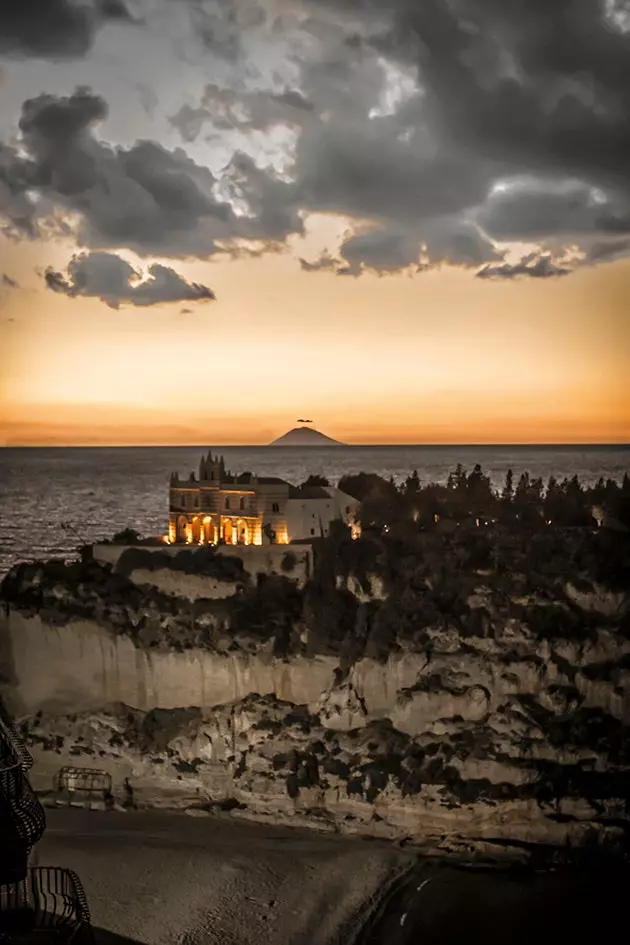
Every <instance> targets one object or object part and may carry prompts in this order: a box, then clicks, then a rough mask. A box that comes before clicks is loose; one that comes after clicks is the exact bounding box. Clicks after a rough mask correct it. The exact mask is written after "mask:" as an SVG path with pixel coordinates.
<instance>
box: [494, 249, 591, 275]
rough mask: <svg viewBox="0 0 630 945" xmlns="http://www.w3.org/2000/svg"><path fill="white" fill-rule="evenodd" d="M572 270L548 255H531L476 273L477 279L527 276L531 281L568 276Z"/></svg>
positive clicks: (497, 264)
mask: <svg viewBox="0 0 630 945" xmlns="http://www.w3.org/2000/svg"><path fill="white" fill-rule="evenodd" d="M572 271H573V270H572V269H571V268H569V267H568V266H564V265H562V264H561V263H558V262H555V261H554V260H553V259H552V258H551V256H549V255H545V254H543V255H538V254H536V253H532V254H530V255H529V256H524V257H523V259H521V261H520V262H518V263H514V264H510V263H507V262H503V263H496V264H490V265H488V266H484V267H483V269H480V270H479V272H478V273H477V277H478V278H479V279H515V278H516V277H518V276H529V277H530V278H532V279H549V278H553V277H554V276H568V275H569V274H570V273H571V272H572Z"/></svg>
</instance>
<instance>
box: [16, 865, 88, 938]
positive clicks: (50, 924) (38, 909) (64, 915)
mask: <svg viewBox="0 0 630 945" xmlns="http://www.w3.org/2000/svg"><path fill="white" fill-rule="evenodd" d="M35 940H37V942H38V943H39V942H41V943H42V945H44V943H47V942H48V941H50V942H55V943H57V945H69V943H71V942H72V943H73V945H92V943H93V941H94V937H93V932H92V926H91V920H90V910H89V907H88V903H87V898H86V896H85V892H84V891H83V886H82V885H81V881H80V879H79V877H78V876H77V875H76V873H74V872H73V871H72V870H66V869H61V867H58V866H38V867H34V868H31V869H29V870H28V873H27V875H26V878H25V879H24V880H22V882H19V883H12V884H11V885H7V886H0V943H15V945H18V943H25V945H26V943H31V942H33V941H35Z"/></svg>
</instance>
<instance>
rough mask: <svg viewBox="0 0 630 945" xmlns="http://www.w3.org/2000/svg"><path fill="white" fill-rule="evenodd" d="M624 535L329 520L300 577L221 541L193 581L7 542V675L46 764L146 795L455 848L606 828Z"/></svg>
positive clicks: (625, 634)
mask: <svg viewBox="0 0 630 945" xmlns="http://www.w3.org/2000/svg"><path fill="white" fill-rule="evenodd" d="M622 540H623V536H622V537H619V538H615V537H614V536H613V537H610V536H606V535H602V534H597V533H591V532H588V531H581V530H580V531H573V532H571V533H566V534H565V533H559V532H558V533H553V534H548V533H543V534H542V535H527V534H517V535H514V534H501V533H497V534H496V535H495V536H493V537H492V538H488V536H485V537H484V540H483V541H481V540H480V536H479V535H478V534H476V533H475V534H472V535H461V536H459V537H458V538H456V539H454V538H452V537H448V536H440V535H431V536H425V537H423V538H422V540H421V541H419V542H417V543H412V544H401V543H400V542H399V541H388V540H379V541H376V540H372V541H371V540H369V539H362V540H360V541H356V542H352V541H349V540H347V539H345V538H343V537H341V536H337V537H333V538H331V539H330V540H327V541H323V542H320V543H319V545H318V546H317V549H316V551H317V556H316V568H315V573H314V574H313V576H312V578H311V579H310V580H309V581H308V582H307V583H306V585H305V586H304V587H300V586H298V584H297V583H296V582H294V581H291V580H290V578H288V577H286V576H278V575H274V576H270V577H266V578H265V577H262V578H261V577H260V576H259V577H258V578H257V579H252V578H251V576H250V577H248V576H247V575H243V574H242V573H241V572H240V571H239V572H238V574H237V573H236V572H234V571H231V570H230V567H231V566H230V565H229V564H228V565H225V564H222V565H221V566H220V567H221V568H222V569H223V570H222V571H221V572H220V573H218V572H215V573H212V574H209V575H207V578H208V581H209V582H213V583H209V585H208V586H209V588H210V587H212V589H213V590H212V593H211V594H210V593H209V596H208V598H207V599H205V598H199V597H196V598H195V599H192V600H191V599H188V598H185V597H181V598H180V597H176V596H174V595H173V594H172V593H168V594H167V593H163V592H162V591H160V590H158V589H157V588H156V587H152V586H148V585H147V586H142V585H138V584H134V583H133V582H132V581H131V580H130V579H129V577H127V576H126V575H125V574H124V573H114V572H111V571H109V570H108V569H107V568H105V567H102V566H100V565H97V564H94V563H86V564H77V565H73V566H70V567H68V566H63V565H59V564H48V565H23V566H21V567H20V568H18V569H16V570H15V571H14V572H12V573H11V574H10V575H9V577H8V578H7V579H6V581H5V583H4V585H3V588H2V596H3V600H4V605H5V606H4V616H3V618H2V626H1V628H0V643H1V647H2V649H1V652H0V659H1V671H2V676H3V680H4V686H3V693H4V696H5V698H6V699H8V700H9V701H10V704H11V706H12V708H13V709H14V711H16V713H17V714H18V715H19V716H20V717H21V720H22V726H23V731H24V733H25V736H26V737H27V739H28V741H29V743H30V745H31V746H32V747H33V752H34V754H35V757H36V759H37V761H38V768H37V770H38V771H39V772H40V778H41V779H42V780H41V782H40V784H39V786H40V787H45V786H49V785H50V783H51V777H52V774H53V773H54V771H55V770H57V769H58V768H59V767H61V765H62V764H82V765H85V764H87V765H91V766H97V767H105V768H107V770H109V771H110V772H111V773H112V776H113V778H114V783H115V785H117V788H118V789H119V788H120V785H121V784H122V782H123V780H124V779H125V778H127V777H128V778H130V779H131V783H132V784H133V785H134V796H135V799H136V801H137V802H138V803H141V804H150V805H160V804H161V805H165V806H195V807H197V808H202V809H205V810H208V811H211V810H214V809H216V808H221V807H222V808H230V809H231V810H232V812H233V815H236V816H251V817H254V818H256V819H265V818H269V819H272V820H282V821H289V822H292V823H296V822H300V823H304V822H305V823H309V824H311V825H313V826H317V827H319V828H320V829H329V830H337V831H341V832H354V833H365V834H371V835H377V836H385V837H391V838H398V839H400V838H403V837H406V838H411V839H413V840H414V842H416V843H418V844H420V845H421V846H422V847H423V848H424V849H427V850H432V851H434V852H435V851H437V852H442V853H444V852H452V853H453V854H454V855H456V856H457V857H460V858H462V857H464V858H468V857H471V856H474V855H484V856H490V857H499V856H500V855H503V854H504V853H506V851H507V852H510V853H511V854H514V853H515V852H516V853H517V854H518V855H519V856H522V855H527V856H529V855H530V854H531V852H532V850H536V849H541V850H542V849H546V848H548V847H553V848H556V849H558V848H562V849H563V850H566V849H578V848H584V847H587V848H589V849H590V848H593V847H595V848H597V849H599V850H601V849H605V850H609V849H610V850H616V851H620V852H621V851H623V850H624V849H626V838H627V835H628V825H629V818H628V806H627V803H628V802H627V798H628V796H629V794H630V792H629V786H630V738H629V733H630V606H629V603H630V598H629V596H628V594H627V587H628V584H627V583H626V577H627V574H626V570H625V568H626V562H625V557H624V554H623V553H622V552H623V549H622V547H621V545H619V546H617V545H615V544H614V542H616V541H619V542H621V541H622ZM611 543H612V544H611ZM626 551H627V550H626ZM137 563H138V562H135V564H137ZM123 570H124V568H123ZM134 570H137V569H134ZM235 578H238V580H236V581H235ZM221 581H224V582H227V583H229V585H230V593H229V594H227V592H226V596H223V593H221V594H219V593H218V592H217V582H219V583H220V582H221Z"/></svg>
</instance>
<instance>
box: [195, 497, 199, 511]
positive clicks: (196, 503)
mask: <svg viewBox="0 0 630 945" xmlns="http://www.w3.org/2000/svg"><path fill="white" fill-rule="evenodd" d="M195 508H196V509H198V508H199V496H198V495H196V496H195Z"/></svg>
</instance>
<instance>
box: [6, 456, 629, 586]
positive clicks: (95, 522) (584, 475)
mask: <svg viewBox="0 0 630 945" xmlns="http://www.w3.org/2000/svg"><path fill="white" fill-rule="evenodd" d="M207 449H208V447H203V446H174V447H162V446H155V447H42V448H39V447H30V448H26V447H25V448H13V447H5V448H2V449H0V575H2V574H4V573H6V572H7V571H8V570H9V569H10V568H11V567H12V566H13V565H14V564H16V563H17V562H20V561H28V560H34V559H35V560H37V559H42V558H68V557H72V556H73V555H74V554H75V552H76V549H77V547H78V546H79V545H81V544H86V543H90V542H94V541H97V540H99V539H102V538H108V537H111V536H112V535H113V534H114V533H115V532H117V531H120V530H121V529H123V528H127V527H129V528H134V529H136V530H137V531H139V532H140V533H141V534H143V535H163V534H165V532H166V529H167V524H168V485H169V476H170V473H171V472H174V471H177V472H179V473H180V474H184V475H188V473H189V472H191V471H193V470H196V469H197V468H198V465H199V459H200V457H201V454H202V452H204V451H207ZM212 451H213V453H215V452H218V453H219V454H223V456H224V458H225V462H226V465H227V467H228V468H229V469H231V471H232V472H234V473H240V472H245V471H251V472H255V473H257V474H258V475H261V476H280V477H281V478H282V479H286V480H288V481H289V482H291V483H294V484H296V485H297V484H299V483H301V482H303V481H304V480H305V479H306V478H307V477H308V476H309V475H311V474H313V473H317V474H319V475H324V476H327V477H328V478H329V480H330V481H331V483H333V484H334V483H336V482H338V480H339V479H340V478H341V477H342V476H345V475H348V474H353V473H358V472H361V471H366V472H375V473H378V474H379V475H381V476H385V477H387V478H389V477H390V476H393V477H394V479H395V480H397V481H399V480H401V479H404V478H405V477H406V476H408V475H409V474H410V473H411V472H413V470H417V472H418V475H419V476H420V479H421V480H422V481H423V482H425V483H427V482H445V481H446V478H447V476H448V474H449V472H450V471H451V470H452V469H454V468H455V466H456V465H457V463H462V465H463V466H464V467H465V468H467V469H469V470H470V469H472V467H473V466H474V465H475V463H480V464H481V466H482V468H483V469H484V471H485V472H486V473H488V474H489V475H490V477H491V479H492V482H493V483H494V484H495V486H496V487H500V486H501V485H502V484H503V482H504V480H505V474H506V472H507V470H508V469H512V470H513V472H514V475H515V477H518V476H519V475H520V473H521V472H524V471H528V472H529V473H530V474H531V475H532V476H542V477H543V479H544V480H547V479H548V478H549V476H550V475H554V476H556V477H557V478H563V477H565V476H574V475H575V474H576V473H577V475H578V476H579V477H580V479H581V480H582V481H583V482H584V483H593V482H596V481H597V479H599V477H600V476H604V477H605V478H608V477H610V478H612V479H617V480H619V481H620V480H621V479H622V477H623V475H624V473H626V472H629V471H630V444H629V445H610V446H602V445H598V446H348V447H346V446H333V447H330V446H328V447H307V448H301V447H295V446H293V447H269V446H226V447H214V446H213V447H212Z"/></svg>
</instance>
